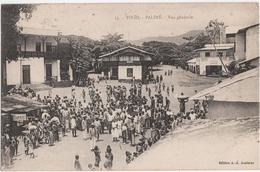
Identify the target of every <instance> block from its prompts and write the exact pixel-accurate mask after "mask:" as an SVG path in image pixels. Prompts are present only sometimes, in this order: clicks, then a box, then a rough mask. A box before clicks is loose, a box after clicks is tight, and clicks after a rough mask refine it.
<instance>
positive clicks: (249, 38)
mask: <svg viewBox="0 0 260 172" xmlns="http://www.w3.org/2000/svg"><path fill="white" fill-rule="evenodd" d="M255 57H259V26H257V27H252V28H249V29H248V30H247V32H246V59H247V60H249V59H252V58H255Z"/></svg>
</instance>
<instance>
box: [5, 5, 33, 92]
mask: <svg viewBox="0 0 260 172" xmlns="http://www.w3.org/2000/svg"><path fill="white" fill-rule="evenodd" d="M35 9H36V6H35V5H30V4H8V5H1V41H2V44H1V60H2V61H1V68H2V71H1V72H2V81H1V83H2V84H1V85H2V91H5V89H6V60H16V59H17V39H18V38H19V35H20V31H21V29H22V28H21V27H18V26H17V22H18V21H19V20H28V19H30V18H31V17H32V12H33V10H35Z"/></svg>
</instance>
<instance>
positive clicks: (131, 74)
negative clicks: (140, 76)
mask: <svg viewBox="0 0 260 172" xmlns="http://www.w3.org/2000/svg"><path fill="white" fill-rule="evenodd" d="M126 72H127V77H133V68H127V69H126Z"/></svg>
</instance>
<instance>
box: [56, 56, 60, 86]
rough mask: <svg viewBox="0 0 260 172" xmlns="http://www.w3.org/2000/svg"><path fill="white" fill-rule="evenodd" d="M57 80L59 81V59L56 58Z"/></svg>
mask: <svg viewBox="0 0 260 172" xmlns="http://www.w3.org/2000/svg"><path fill="white" fill-rule="evenodd" d="M57 81H58V82H59V81H60V60H57Z"/></svg>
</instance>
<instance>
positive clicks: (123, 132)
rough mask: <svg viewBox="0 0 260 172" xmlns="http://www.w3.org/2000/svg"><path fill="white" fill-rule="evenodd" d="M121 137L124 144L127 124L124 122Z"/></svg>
mask: <svg viewBox="0 0 260 172" xmlns="http://www.w3.org/2000/svg"><path fill="white" fill-rule="evenodd" d="M122 139H123V144H126V143H127V141H126V139H127V125H126V124H125V123H124V124H123V126H122Z"/></svg>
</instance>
